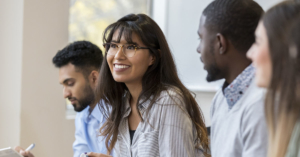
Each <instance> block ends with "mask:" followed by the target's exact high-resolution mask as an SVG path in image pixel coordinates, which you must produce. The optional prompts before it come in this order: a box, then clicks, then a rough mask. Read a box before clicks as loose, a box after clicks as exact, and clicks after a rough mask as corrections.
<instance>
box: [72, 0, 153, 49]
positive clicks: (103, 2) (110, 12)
mask: <svg viewBox="0 0 300 157" xmlns="http://www.w3.org/2000/svg"><path fill="white" fill-rule="evenodd" d="M150 3H151V2H150V1H149V0H71V3H70V19H69V41H70V42H73V41H77V40H88V41H91V42H92V43H94V44H96V45H98V46H99V47H100V48H101V49H102V50H103V48H102V35H103V31H104V30H105V28H106V27H107V26H108V25H109V24H111V23H113V22H115V21H117V20H118V19H120V18H121V17H123V16H125V15H127V14H130V13H134V14H138V13H144V14H148V15H149V13H150Z"/></svg>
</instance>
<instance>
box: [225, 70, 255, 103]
mask: <svg viewBox="0 0 300 157" xmlns="http://www.w3.org/2000/svg"><path fill="white" fill-rule="evenodd" d="M254 73H255V69H254V67H253V65H252V64H250V65H249V66H248V67H247V68H246V69H245V70H244V71H243V72H242V73H241V74H239V75H238V76H237V77H236V78H235V79H234V80H233V82H232V83H231V84H229V85H228V86H227V87H226V88H225V89H224V90H223V94H224V96H225V98H226V99H227V103H228V106H229V109H231V108H232V107H233V106H234V105H235V104H236V102H237V101H238V100H239V99H240V98H241V97H242V96H243V95H244V93H245V91H246V90H247V89H248V87H249V86H250V84H251V82H252V79H253V78H254ZM224 86H226V82H225V83H224Z"/></svg>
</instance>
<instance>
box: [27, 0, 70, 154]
mask: <svg viewBox="0 0 300 157" xmlns="http://www.w3.org/2000/svg"><path fill="white" fill-rule="evenodd" d="M23 21H24V23H23V57H22V60H23V62H22V89H21V93H22V97H21V100H22V101H21V102H22V105H21V119H22V121H21V146H23V147H27V146H28V145H30V143H33V142H34V143H35V144H36V148H35V149H33V152H34V154H35V155H36V156H37V157H39V156H40V157H54V156H69V157H70V156H72V154H73V151H72V142H73V141H74V139H75V138H74V132H75V129H74V120H67V119H66V118H65V117H66V115H65V113H66V112H65V110H66V105H65V100H64V99H63V97H62V87H61V85H60V84H59V82H58V69H57V68H55V67H54V65H53V64H52V58H53V56H54V55H55V54H56V53H57V51H58V50H60V49H62V48H63V47H64V46H65V45H67V44H68V23H69V0H63V1H62V0H43V1H41V0H25V1H24V20H23Z"/></svg>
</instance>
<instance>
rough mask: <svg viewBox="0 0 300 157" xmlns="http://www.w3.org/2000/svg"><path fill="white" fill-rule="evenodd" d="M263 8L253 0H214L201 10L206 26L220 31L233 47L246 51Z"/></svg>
mask: <svg viewBox="0 0 300 157" xmlns="http://www.w3.org/2000/svg"><path fill="white" fill-rule="evenodd" d="M263 13H264V10H263V9H262V8H261V6H260V5H258V4H257V3H256V2H255V1H253V0H214V1H213V2H211V3H210V4H209V5H208V6H207V7H206V8H205V9H204V11H203V15H204V16H206V25H207V26H206V27H207V28H209V29H210V30H211V31H214V32H220V33H221V34H222V35H224V36H225V37H226V38H228V39H229V40H230V41H231V42H232V44H233V45H234V47H235V48H237V49H238V50H239V51H241V52H247V51H248V49H249V48H250V47H251V45H252V44H253V42H254V41H255V37H254V32H255V29H256V27H257V25H258V22H259V20H260V18H261V16H262V15H263Z"/></svg>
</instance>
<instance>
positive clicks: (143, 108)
mask: <svg viewBox="0 0 300 157" xmlns="http://www.w3.org/2000/svg"><path fill="white" fill-rule="evenodd" d="M151 98H152V97H151ZM151 98H150V99H151ZM129 100H130V93H129V92H127V93H126V95H125V103H126V104H125V113H124V115H123V118H126V117H128V116H129V114H130V112H131V107H130V103H129ZM142 102H144V99H140V101H139V104H140V105H139V106H138V109H139V111H140V113H141V115H142V114H143V113H144V112H145V111H146V109H147V108H148V106H149V104H150V100H146V101H145V102H144V103H142ZM141 103H142V104H141Z"/></svg>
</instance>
